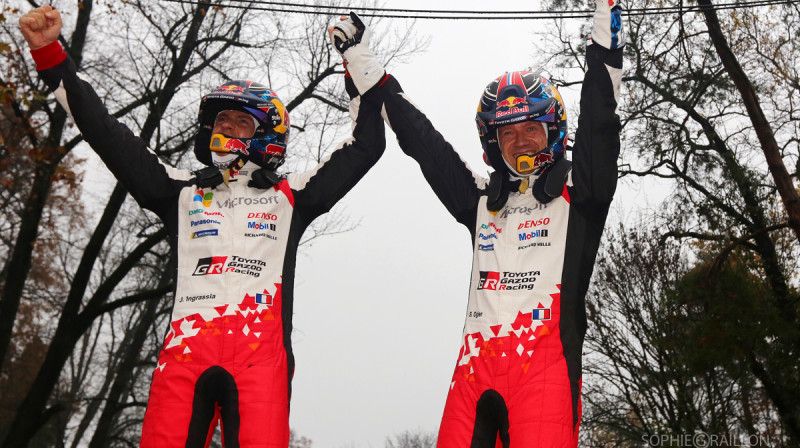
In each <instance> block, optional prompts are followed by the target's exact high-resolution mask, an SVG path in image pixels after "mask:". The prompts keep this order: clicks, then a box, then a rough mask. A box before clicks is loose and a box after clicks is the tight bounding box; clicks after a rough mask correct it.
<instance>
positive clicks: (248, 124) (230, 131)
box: [211, 110, 256, 138]
mask: <svg viewBox="0 0 800 448" xmlns="http://www.w3.org/2000/svg"><path fill="white" fill-rule="evenodd" d="M211 133H212V134H223V135H225V136H227V137H232V138H251V137H253V135H255V133H256V122H255V119H254V118H253V116H252V115H250V114H248V113H245V112H240V111H238V110H223V111H222V112H220V113H218V114H217V118H216V120H214V129H213V130H212V131H211Z"/></svg>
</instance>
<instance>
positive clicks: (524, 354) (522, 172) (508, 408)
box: [337, 0, 623, 448]
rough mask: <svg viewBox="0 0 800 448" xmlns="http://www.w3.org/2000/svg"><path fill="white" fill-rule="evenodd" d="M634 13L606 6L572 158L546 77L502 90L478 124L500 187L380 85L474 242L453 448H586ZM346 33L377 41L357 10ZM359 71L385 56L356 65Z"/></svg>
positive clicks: (446, 428)
mask: <svg viewBox="0 0 800 448" xmlns="http://www.w3.org/2000/svg"><path fill="white" fill-rule="evenodd" d="M620 14H621V9H620V7H619V6H618V5H616V4H615V3H614V1H613V0H612V1H610V2H609V1H606V0H598V1H597V10H596V13H595V23H594V31H593V36H592V37H593V42H592V43H591V44H590V45H589V46H588V48H587V51H586V59H587V71H586V74H585V78H584V82H583V87H582V90H581V101H580V107H581V110H580V116H579V119H578V129H577V132H576V136H575V145H574V147H573V151H572V155H573V156H572V162H571V163H570V161H568V160H566V159H565V158H564V152H565V149H566V144H567V122H566V110H565V107H564V104H563V102H562V100H561V97H560V95H559V94H558V91H557V90H556V88H555V87H554V86H553V85H552V84H550V83H549V82H548V80H547V79H546V78H544V77H542V76H540V75H537V74H534V73H529V72H511V73H506V74H504V75H502V76H500V77H499V78H497V79H496V80H494V81H493V82H492V83H490V84H489V85H488V86H487V87H486V89H485V90H484V92H483V95H482V96H481V101H480V105H479V109H478V114H477V116H476V121H477V123H478V129H479V135H480V139H481V143H482V145H483V149H484V157H485V159H486V161H487V163H489V164H490V165H491V166H492V167H493V168H494V172H493V173H492V175H491V176H490V179H486V178H483V177H481V176H480V175H478V174H476V173H475V172H473V171H472V170H471V169H470V168H469V167H468V166H467V165H466V164H465V163H464V162H463V161H462V160H461V158H460V157H459V156H458V154H457V153H456V152H455V151H454V150H453V148H452V147H451V146H450V144H449V143H447V141H445V139H444V138H443V137H442V136H441V135H440V134H439V133H438V132H437V131H436V129H435V128H434V127H433V125H432V124H431V123H430V121H428V119H427V118H426V117H425V115H424V114H422V112H420V111H419V110H418V109H417V108H416V106H414V104H413V103H412V102H411V101H409V100H408V99H407V97H406V95H405V93H403V91H402V89H401V87H400V85H399V83H398V82H397V81H396V80H395V79H394V78H393V77H391V76H390V77H389V79H388V80H387V81H386V82H384V83H383V84H382V85H380V86H379V87H377V88H376V90H377V93H378V94H379V95H380V96H381V98H382V100H383V102H384V107H385V112H386V116H387V118H388V122H389V124H390V125H391V127H392V129H393V130H394V132H395V134H396V135H397V138H398V141H399V143H400V146H401V148H402V149H403V151H404V152H406V153H407V154H408V155H410V156H411V157H413V158H414V159H415V160H416V161H417V162H418V163H419V165H420V168H421V169H422V172H423V174H424V176H425V178H426V180H427V181H428V183H429V184H430V186H431V188H433V190H434V192H435V193H436V195H437V196H438V197H439V199H440V200H441V201H442V203H443V204H444V205H445V207H447V209H448V211H449V212H450V213H451V214H452V215H453V217H454V218H455V219H456V220H457V221H458V222H459V223H461V224H463V225H465V226H466V227H467V228H468V229H469V231H470V234H471V236H472V245H473V263H472V276H471V281H470V286H469V301H468V305H467V316H466V323H465V325H464V333H463V345H462V347H461V351H460V353H459V356H458V359H457V362H456V368H455V372H454V374H453V378H452V382H451V383H450V391H449V394H448V397H447V402H446V405H445V409H444V416H443V418H442V422H441V426H440V430H439V439H438V446H439V447H441V448H465V447H473V448H485V447H494V446H503V447H505V448H508V447H509V445H511V446H514V447H536V448H555V447H558V448H562V447H576V446H577V443H578V426H579V422H580V417H581V405H580V389H581V349H582V345H583V339H584V334H585V331H586V315H585V307H584V297H585V295H586V291H587V289H588V286H589V279H590V276H591V273H592V269H593V265H594V259H595V256H596V253H597V250H598V246H599V242H600V237H601V235H602V232H603V226H604V223H605V220H606V215H607V213H608V209H609V205H610V203H611V200H612V197H613V195H614V191H615V188H616V182H617V164H616V162H617V157H618V155H619V145H620V138H619V132H620V128H621V126H620V121H619V118H618V117H617V115H616V114H615V110H616V107H617V101H618V97H619V86H620V79H621V69H622V46H623V39H622V37H623V35H622V30H621V18H620ZM337 28H341V30H342V32H343V33H350V34H352V35H354V36H358V34H359V33H362V32H365V27H364V25H363V23H361V21H360V20H359V19H358V17H357V16H356V15H355V14H352V13H351V16H350V18H349V19H347V20H344V21H343V22H341V23H340V24H339V25H337ZM344 56H345V58H346V59H347V61H348V63H349V70H350V72H351V73H357V72H361V71H366V72H375V71H376V69H375V68H374V67H375V66H376V65H377V64H376V62H375V58H374V56H372V55H371V54H369V53H367V52H362V53H356V54H352V55H348V54H347V53H345V55H344Z"/></svg>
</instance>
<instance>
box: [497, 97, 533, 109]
mask: <svg viewBox="0 0 800 448" xmlns="http://www.w3.org/2000/svg"><path fill="white" fill-rule="evenodd" d="M527 102H528V101H527V100H526V99H525V98H520V97H518V96H510V97H508V98H506V99H504V100H503V101H498V102H497V108H498V109H499V108H501V107H502V108H504V109H508V108H511V107H514V106H516V105H518V104H526V103H527Z"/></svg>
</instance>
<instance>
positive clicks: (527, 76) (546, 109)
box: [475, 71, 568, 171]
mask: <svg viewBox="0 0 800 448" xmlns="http://www.w3.org/2000/svg"><path fill="white" fill-rule="evenodd" d="M521 121H540V122H543V123H545V125H546V129H547V146H546V147H545V148H544V149H543V150H542V151H541V152H539V153H537V154H536V156H535V157H534V158H533V159H534V160H533V161H532V163H533V166H532V167H531V168H532V169H535V170H538V171H541V168H543V167H546V166H548V165H550V164H551V163H553V162H554V161H556V160H558V159H559V158H561V157H564V149H565V147H566V145H567V139H568V136H567V111H566V107H564V102H563V100H562V99H561V95H560V94H559V93H558V90H556V87H555V86H554V85H552V84H550V81H548V80H547V78H545V77H544V76H541V75H538V74H535V73H531V72H526V71H519V72H506V73H505V74H503V75H502V76H500V77H498V78H497V79H495V80H494V81H492V82H490V83H489V85H487V86H486V88H485V89H484V91H483V95H481V99H480V103H479V104H478V113H477V114H476V115H475V122H476V123H477V125H478V135H479V137H480V140H481V146H483V160H484V161H485V162H486V163H487V164H489V165H491V166H492V167H493V168H494V169H495V170H498V171H507V170H508V168H507V166H506V163H505V162H504V160H503V154H502V153H501V152H500V146H499V144H498V140H497V129H498V128H499V127H501V126H505V125H507V124H513V123H518V122H521Z"/></svg>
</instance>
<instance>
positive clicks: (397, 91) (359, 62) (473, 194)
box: [341, 13, 486, 229]
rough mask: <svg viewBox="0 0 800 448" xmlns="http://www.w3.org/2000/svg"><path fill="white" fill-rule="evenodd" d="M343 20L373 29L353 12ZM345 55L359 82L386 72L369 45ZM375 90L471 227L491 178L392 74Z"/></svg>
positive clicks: (412, 151)
mask: <svg viewBox="0 0 800 448" xmlns="http://www.w3.org/2000/svg"><path fill="white" fill-rule="evenodd" d="M341 26H342V28H345V27H350V28H352V29H354V30H355V29H359V30H361V32H363V33H369V29H367V28H366V26H365V25H364V24H363V23H362V22H361V20H359V18H358V16H357V15H355V14H354V13H350V19H349V20H346V21H343V22H342V25H341ZM343 55H344V57H345V59H346V60H347V63H348V71H349V72H350V74H351V75H352V77H353V80H354V81H356V85H357V86H358V85H359V79H360V78H362V77H365V76H369V75H370V74H371V73H376V72H380V73H383V68H382V65H381V64H380V63H379V62H378V61H377V58H376V57H375V55H374V54H373V53H372V52H371V51H370V50H369V48H367V47H366V46H352V47H350V48H345V49H344V51H343ZM376 67H379V69H378V68H376ZM373 90H374V93H375V94H377V95H378V96H379V98H380V101H381V102H382V103H383V106H384V109H383V113H384V114H385V115H384V118H385V119H386V120H387V122H388V123H389V126H390V127H391V128H392V130H393V131H394V133H395V135H396V136H397V140H398V142H399V144H400V148H402V150H403V152H405V153H406V154H408V155H409V156H411V157H412V158H414V160H416V161H417V163H419V165H420V168H421V169H422V174H423V175H424V176H425V179H426V180H427V181H428V184H429V185H430V186H431V188H432V189H433V191H434V193H436V196H438V197H439V200H441V201H442V203H443V204H444V205H445V207H447V210H448V211H449V212H450V214H451V215H453V217H454V218H456V220H457V221H458V222H460V223H462V224H464V225H466V226H467V227H468V228H469V229H472V228H474V225H475V212H476V209H477V206H478V200H479V198H480V193H481V190H482V189H483V188H484V187H485V184H486V180H485V179H483V178H481V177H479V176H477V175H476V174H474V173H473V172H472V170H471V169H470V168H469V166H467V164H466V162H464V161H463V160H462V159H461V158H460V157H459V155H458V153H456V151H455V150H454V149H453V147H452V146H451V145H450V144H449V143H448V142H447V141H446V140H445V139H444V137H442V135H441V134H440V133H439V132H438V131H437V130H436V129H435V128H434V127H433V124H431V122H430V121H429V120H428V118H427V117H426V116H425V114H423V113H422V112H421V111H420V110H419V109H418V108H417V107H416V105H414V103H412V102H411V101H410V100H409V99H408V97H407V96H406V94H405V93H404V92H403V89H402V87H400V83H399V82H397V80H396V79H395V78H394V77H393V76H391V75H388V76H386V77H384V78H383V81H382V82H381V83H379V85H378V86H377V87H375V89H373ZM371 93H372V92H371Z"/></svg>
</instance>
